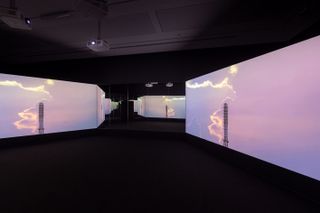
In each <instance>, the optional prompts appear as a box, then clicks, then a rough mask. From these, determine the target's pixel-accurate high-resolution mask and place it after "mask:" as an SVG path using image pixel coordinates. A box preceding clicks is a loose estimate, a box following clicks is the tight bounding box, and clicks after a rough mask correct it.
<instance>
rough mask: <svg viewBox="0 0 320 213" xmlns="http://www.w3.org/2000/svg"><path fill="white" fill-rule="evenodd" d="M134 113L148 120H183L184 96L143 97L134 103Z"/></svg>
mask: <svg viewBox="0 0 320 213" xmlns="http://www.w3.org/2000/svg"><path fill="white" fill-rule="evenodd" d="M134 111H135V112H137V113H138V115H141V116H143V117H148V118H176V119H184V118H185V96H143V97H139V98H138V100H137V101H134Z"/></svg>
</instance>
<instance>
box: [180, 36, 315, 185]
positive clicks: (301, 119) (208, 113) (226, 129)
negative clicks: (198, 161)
mask: <svg viewBox="0 0 320 213" xmlns="http://www.w3.org/2000/svg"><path fill="white" fill-rule="evenodd" d="M319 56H320V37H315V38H312V39H309V40H306V41H303V42H300V43H297V44H295V45H292V46H289V47H286V48H283V49H280V50H277V51H274V52H271V53H268V54H265V55H262V56H260V57H257V58H254V59H251V60H248V61H245V62H242V63H239V64H235V65H232V66H230V67H226V68H224V69H221V70H218V71H215V72H212V73H209V74H207V75H204V76H201V77H198V78H194V79H192V80H189V81H187V82H186V132H187V133H189V134H191V135H194V136H197V137H200V138H203V139H205V140H208V141H211V142H214V143H217V144H220V145H224V146H227V147H229V148H231V149H234V150H237V151H240V152H243V153H245V154H248V155H251V156H254V157H256V158H259V159H262V160H265V161H267V162H270V163H273V164H276V165H278V166H281V167H284V168H287V169H289V170H292V171H295V172H298V173H301V174H303V175H306V176H309V177H312V178H314V179H317V180H320V164H319V161H320V121H319V120H320V100H319V97H320V88H319V87H320V83H319V82H320V58H319Z"/></svg>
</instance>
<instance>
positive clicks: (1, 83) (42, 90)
mask: <svg viewBox="0 0 320 213" xmlns="http://www.w3.org/2000/svg"><path fill="white" fill-rule="evenodd" d="M0 86H6V87H18V88H20V89H23V90H25V91H30V92H39V93H44V94H46V95H50V93H49V92H48V91H47V90H46V89H45V86H44V85H40V86H37V87H25V86H23V85H22V84H21V83H19V82H17V81H8V80H6V81H0Z"/></svg>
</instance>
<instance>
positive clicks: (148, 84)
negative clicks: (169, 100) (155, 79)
mask: <svg viewBox="0 0 320 213" xmlns="http://www.w3.org/2000/svg"><path fill="white" fill-rule="evenodd" d="M145 86H146V87H148V88H150V87H153V84H151V83H146V84H145Z"/></svg>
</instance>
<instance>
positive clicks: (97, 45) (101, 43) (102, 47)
mask: <svg viewBox="0 0 320 213" xmlns="http://www.w3.org/2000/svg"><path fill="white" fill-rule="evenodd" d="M87 47H88V48H89V49H91V50H92V51H94V52H105V51H108V50H110V45H109V44H108V42H107V41H105V40H101V39H96V40H91V41H88V42H87Z"/></svg>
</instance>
